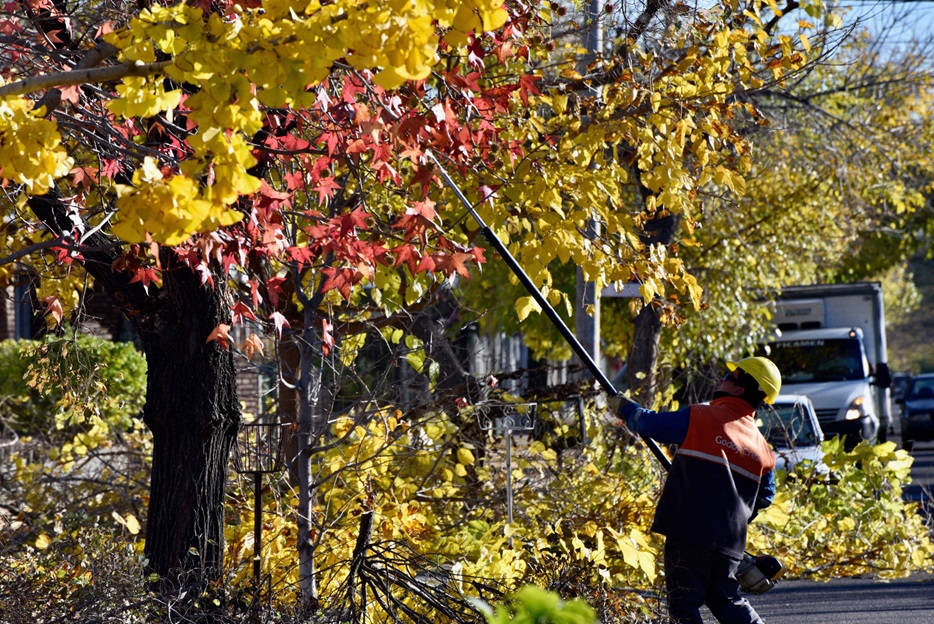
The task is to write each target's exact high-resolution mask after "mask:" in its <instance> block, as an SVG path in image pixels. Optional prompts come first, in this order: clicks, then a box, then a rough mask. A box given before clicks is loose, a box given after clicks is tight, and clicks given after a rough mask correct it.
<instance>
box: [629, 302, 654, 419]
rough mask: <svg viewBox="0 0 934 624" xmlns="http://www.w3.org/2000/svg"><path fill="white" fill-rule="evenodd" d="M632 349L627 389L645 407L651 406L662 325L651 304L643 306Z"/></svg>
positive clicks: (635, 327)
mask: <svg viewBox="0 0 934 624" xmlns="http://www.w3.org/2000/svg"><path fill="white" fill-rule="evenodd" d="M633 325H634V332H633V341H632V350H631V351H630V353H629V366H628V372H627V383H628V387H629V388H632V392H633V395H634V396H633V398H634V399H635V400H636V401H637V402H638V403H640V404H642V405H647V406H651V405H652V403H653V402H654V401H655V392H656V390H657V376H656V374H655V370H656V367H657V365H658V342H659V337H660V336H661V331H662V323H661V321H660V320H659V318H658V313H657V312H656V310H655V308H654V307H653V306H651V305H647V306H643V307H642V310H640V311H639V314H638V315H636V318H635V319H634V320H633Z"/></svg>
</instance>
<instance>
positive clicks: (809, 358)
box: [768, 338, 867, 383]
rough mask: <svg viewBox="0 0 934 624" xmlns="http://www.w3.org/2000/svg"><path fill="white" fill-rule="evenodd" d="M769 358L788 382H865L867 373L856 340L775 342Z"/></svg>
mask: <svg viewBox="0 0 934 624" xmlns="http://www.w3.org/2000/svg"><path fill="white" fill-rule="evenodd" d="M768 357H769V358H770V359H771V360H772V361H773V362H775V365H776V366H778V370H780V371H782V380H783V381H785V382H786V383H807V382H811V381H843V380H848V379H864V378H865V377H866V372H867V371H866V367H865V366H864V361H865V360H864V358H863V352H862V348H861V345H860V342H859V340H858V339H856V338H820V339H815V340H790V341H788V342H773V343H770V344H769V350H768Z"/></svg>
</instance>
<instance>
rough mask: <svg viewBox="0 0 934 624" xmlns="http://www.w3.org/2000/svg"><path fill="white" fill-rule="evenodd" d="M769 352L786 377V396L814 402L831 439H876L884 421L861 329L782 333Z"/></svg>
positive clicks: (821, 422) (773, 342)
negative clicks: (877, 407)
mask: <svg viewBox="0 0 934 624" xmlns="http://www.w3.org/2000/svg"><path fill="white" fill-rule="evenodd" d="M765 352H766V353H768V357H769V358H770V359H771V360H772V361H773V362H775V364H776V365H777V366H778V369H779V370H780V371H781V373H782V392H787V393H791V394H802V395H806V396H807V397H808V398H810V399H811V402H812V403H814V411H815V412H816V413H817V420H818V421H819V422H820V426H821V429H823V431H824V433H825V434H827V435H845V436H846V437H847V440H848V446H855V444H856V443H857V442H859V441H860V440H875V439H876V437H877V436H878V434H879V428H880V418H879V414H878V411H877V409H876V400H875V396H874V395H875V393H874V391H873V387H872V385H871V384H872V382H873V375H872V371H871V370H870V366H869V360H868V359H867V357H866V349H865V346H864V339H863V332H862V330H861V329H860V328H858V327H851V328H829V329H806V330H799V331H790V332H782V333H781V334H779V335H776V336H775V337H774V339H773V340H772V341H771V342H769V343H768V344H767V345H766V348H765Z"/></svg>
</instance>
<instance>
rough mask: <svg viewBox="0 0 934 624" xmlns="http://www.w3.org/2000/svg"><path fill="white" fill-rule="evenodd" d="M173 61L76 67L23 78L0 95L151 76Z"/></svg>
mask: <svg viewBox="0 0 934 624" xmlns="http://www.w3.org/2000/svg"><path fill="white" fill-rule="evenodd" d="M172 62H173V61H160V62H158V63H149V64H145V63H141V62H139V61H136V62H133V63H121V64H119V65H113V66H111V67H95V68H92V69H76V70H73V71H66V72H52V73H50V74H44V75H42V76H32V77H31V78H24V79H23V80H18V81H16V82H11V83H10V84H7V85H3V86H2V87H0V97H7V96H10V95H25V94H27V93H35V92H36V91H42V90H45V89H51V88H52V87H60V86H67V85H80V84H87V83H96V82H110V81H112V80H119V79H120V78H125V77H127V76H152V75H153V74H158V73H159V72H161V71H163V70H164V69H165V68H166V67H168V66H169V65H171V64H172Z"/></svg>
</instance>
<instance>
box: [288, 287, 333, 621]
mask: <svg viewBox="0 0 934 624" xmlns="http://www.w3.org/2000/svg"><path fill="white" fill-rule="evenodd" d="M318 320H319V317H318V315H317V313H316V312H315V309H314V307H312V306H310V305H306V307H305V318H304V330H303V338H302V341H301V367H300V368H301V377H300V379H299V381H298V435H297V439H298V453H297V454H296V456H295V466H294V468H293V469H294V471H295V473H296V474H297V475H298V510H297V527H296V528H297V530H298V536H297V537H298V570H299V581H298V583H299V591H300V593H301V596H302V602H303V603H304V604H305V605H306V606H314V605H315V604H316V603H317V600H318V586H317V578H316V574H317V572H316V569H315V547H316V542H315V536H314V528H315V526H314V523H315V515H314V504H315V496H316V492H315V490H314V488H313V484H314V469H313V466H312V451H313V450H314V447H315V445H316V444H317V443H318V441H319V440H320V439H321V436H322V435H324V432H325V429H326V427H327V420H328V419H327V412H326V409H325V406H326V405H329V404H330V401H329V398H330V397H328V396H325V394H326V392H327V388H326V387H325V384H324V377H323V368H322V363H323V362H322V354H321V340H320V338H319V337H318V334H317V330H316V327H317V322H318Z"/></svg>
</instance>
